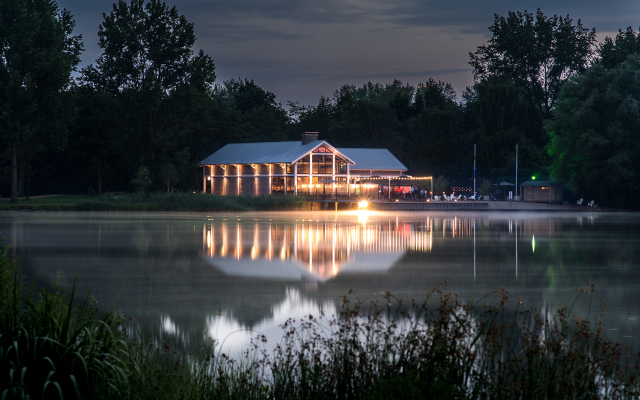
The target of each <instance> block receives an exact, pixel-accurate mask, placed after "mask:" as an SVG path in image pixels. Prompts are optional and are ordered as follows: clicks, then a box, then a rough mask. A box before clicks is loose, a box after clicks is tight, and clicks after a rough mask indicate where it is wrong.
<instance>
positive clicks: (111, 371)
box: [0, 247, 640, 400]
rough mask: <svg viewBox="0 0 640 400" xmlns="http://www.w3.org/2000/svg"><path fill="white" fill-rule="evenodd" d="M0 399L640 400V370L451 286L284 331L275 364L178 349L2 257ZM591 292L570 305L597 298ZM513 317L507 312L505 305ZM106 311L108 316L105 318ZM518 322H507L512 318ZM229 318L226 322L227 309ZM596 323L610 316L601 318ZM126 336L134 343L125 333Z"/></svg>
mask: <svg viewBox="0 0 640 400" xmlns="http://www.w3.org/2000/svg"><path fill="white" fill-rule="evenodd" d="M0 275H1V278H2V279H1V280H0V291H1V293H0V332H2V335H1V336H0V395H2V397H3V398H5V399H17V398H20V399H24V398H28V397H29V398H36V397H37V398H64V399H67V398H71V399H74V398H76V399H79V398H82V399H100V398H127V399H156V400H164V399H167V400H168V399H214V398H215V399H218V398H222V399H225V398H228V399H232V398H233V399H382V398H453V399H497V398H500V399H520V398H529V399H548V398H562V399H564V398H580V399H584V398H594V399H595V398H607V399H618V398H621V399H625V398H637V396H638V395H639V394H640V391H639V385H638V383H639V381H638V372H639V365H638V362H637V357H636V356H635V355H632V354H630V352H629V350H628V349H627V348H624V347H622V346H620V345H618V344H616V343H613V342H611V341H609V340H607V339H606V338H605V337H604V327H603V325H602V321H601V320H596V321H590V320H589V319H588V318H581V317H579V316H577V315H574V314H572V312H571V309H570V308H569V309H567V308H563V309H560V310H558V311H557V312H556V313H554V314H553V315H551V314H546V313H541V312H538V311H537V310H535V309H527V308H526V307H525V306H524V305H523V304H522V300H516V301H514V300H511V299H509V296H508V293H507V292H506V291H505V290H497V291H495V292H494V294H493V296H492V297H491V298H490V299H486V301H483V302H482V304H481V303H470V302H463V301H461V300H460V299H458V297H457V296H456V295H454V294H451V293H447V292H446V285H445V286H443V287H441V288H440V289H437V290H434V291H430V292H427V293H426V295H425V298H424V299H422V300H419V299H416V300H409V299H399V298H396V297H394V296H393V295H392V294H391V293H380V294H378V295H375V296H372V297H369V298H367V299H363V300H360V299H358V298H357V297H356V296H355V294H353V293H349V294H348V295H346V296H344V297H343V304H342V309H341V312H340V315H337V316H333V315H331V316H330V315H322V314H321V315H308V316H306V317H305V318H303V319H302V320H289V321H287V322H286V323H285V324H283V326H282V333H283V336H282V339H281V341H280V342H279V343H278V344H277V346H275V350H274V351H273V352H271V351H266V350H264V341H265V340H266V338H264V337H263V336H261V335H259V334H258V335H257V336H256V337H255V340H254V341H253V342H252V345H251V347H250V348H248V349H246V351H245V352H244V353H242V354H237V355H230V354H225V353H223V352H221V347H220V342H219V340H220V339H222V338H210V339H209V341H208V344H207V345H205V346H202V347H200V348H195V347H194V348H188V349H186V350H185V349H184V348H183V347H182V345H181V346H178V345H176V342H175V340H174V339H173V338H171V337H167V338H165V339H159V340H149V339H146V340H145V339H142V338H141V337H140V335H139V334H137V330H136V328H135V321H131V320H130V319H128V318H126V317H124V316H121V315H118V314H117V313H116V312H110V311H107V312H104V310H99V309H98V307H99V305H98V301H97V300H95V299H93V298H92V297H91V296H90V295H84V296H82V297H81V298H79V296H78V295H77V294H76V293H75V289H72V290H71V293H70V295H69V296H68V297H66V296H65V295H64V294H62V293H60V292H59V291H58V290H57V289H56V287H55V286H54V288H53V289H51V290H47V289H36V288H35V287H34V286H33V284H28V283H27V282H26V281H25V277H23V276H22V274H21V271H20V269H19V266H18V264H17V262H16V260H15V259H13V258H11V256H10V255H9V252H8V248H7V247H2V250H1V251H0ZM593 291H594V288H583V289H581V290H580V293H578V294H577V295H580V296H591V295H592V292H593ZM514 304H515V305H516V307H515V308H514V307H513V305H514ZM100 307H102V305H100ZM514 309H515V310H516V311H515V312H514V311H513V310H514ZM223 312H224V310H223ZM602 312H604V310H602ZM132 332H133V334H132Z"/></svg>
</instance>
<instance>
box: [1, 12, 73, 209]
mask: <svg viewBox="0 0 640 400" xmlns="http://www.w3.org/2000/svg"><path fill="white" fill-rule="evenodd" d="M74 27H75V21H74V19H73V16H72V15H71V14H70V13H69V12H68V11H67V10H64V9H63V10H60V9H59V8H58V5H57V4H56V2H55V1H51V0H30V1H27V0H13V1H2V2H0V88H1V89H0V135H1V137H0V140H2V141H3V142H4V143H6V147H5V148H10V149H11V150H10V153H11V202H12V203H16V202H17V201H18V183H17V182H18V175H17V169H18V160H17V158H18V153H19V152H20V151H21V150H22V152H23V154H24V153H27V154H35V153H37V152H40V151H42V149H43V148H44V147H45V146H44V145H45V144H46V147H47V148H61V147H63V146H64V144H65V134H66V130H67V124H68V122H69V119H70V113H69V108H68V107H69V106H68V104H69V103H70V102H68V101H65V100H64V96H65V93H64V90H63V89H65V88H66V87H67V86H68V85H69V83H70V76H71V72H72V71H74V70H75V68H76V66H77V65H78V63H79V62H80V52H81V51H82V42H81V37H80V36H72V32H73V28H74ZM27 144H29V145H28V146H27Z"/></svg>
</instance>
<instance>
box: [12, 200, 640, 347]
mask: <svg viewBox="0 0 640 400" xmlns="http://www.w3.org/2000/svg"><path fill="white" fill-rule="evenodd" d="M0 232H2V235H3V236H4V237H6V240H5V244H11V245H12V246H13V247H14V251H15V253H16V254H17V255H19V256H20V257H21V262H20V263H21V266H22V267H23V270H24V273H25V274H26V275H27V276H28V277H29V279H35V280H36V282H37V284H38V285H40V286H48V287H50V286H52V285H54V282H55V280H56V275H57V273H58V272H60V273H61V276H62V281H61V285H62V289H63V290H64V291H66V292H67V293H68V292H70V289H71V287H72V284H73V279H74V277H75V276H76V273H77V277H78V278H77V279H78V284H77V293H79V294H80V295H81V296H82V295H84V294H86V292H87V291H88V290H89V289H90V290H91V293H92V295H93V296H95V297H96V298H97V299H98V301H99V305H100V307H101V308H102V309H103V310H110V309H117V310H118V312H121V313H123V314H125V315H126V316H131V317H133V318H134V319H135V320H136V321H137V323H138V324H139V325H140V326H141V328H142V329H144V330H145V331H148V332H152V334H154V335H157V336H158V337H164V336H167V335H172V336H174V337H175V338H176V339H177V340H179V341H181V342H184V343H196V344H197V343H200V342H201V341H202V340H203V338H204V337H205V336H206V335H209V336H213V337H215V338H217V339H218V340H220V342H223V346H224V347H225V348H226V349H229V350H231V351H235V350H237V351H240V350H243V349H245V348H246V347H247V346H248V345H249V344H250V341H251V338H252V337H255V336H256V335H257V334H264V335H266V336H267V338H268V340H269V347H271V346H272V345H274V344H275V343H277V342H279V340H280V337H281V334H282V331H281V329H280V328H279V325H280V324H282V323H283V322H285V321H286V320H287V319H288V318H301V317H303V316H305V315H307V314H312V315H319V314H320V313H321V312H324V313H325V314H328V315H333V314H336V313H338V312H339V310H340V305H341V296H342V295H345V294H347V293H348V292H349V290H350V289H353V290H354V291H355V296H358V297H360V298H361V299H368V298H370V297H372V296H376V295H379V294H380V293H381V292H386V291H387V290H389V291H391V292H392V293H393V294H395V295H396V296H397V297H398V298H404V299H405V300H410V299H415V300H416V301H422V300H423V299H424V298H425V294H426V292H427V291H428V290H431V289H434V288H436V287H438V285H440V284H441V283H442V282H443V281H445V280H448V281H449V283H448V284H447V286H446V287H443V290H445V291H453V292H456V293H458V294H459V295H460V296H461V298H462V299H465V300H471V299H473V300H474V301H477V302H482V301H491V300H490V297H491V296H490V295H491V293H492V291H493V290H494V289H496V288H498V287H505V288H507V289H508V290H509V293H510V297H511V298H512V299H513V300H515V299H517V298H518V297H519V296H521V297H522V298H523V300H524V302H525V306H528V307H535V308H538V309H540V310H543V312H546V313H552V312H553V311H554V310H555V309H557V308H559V307H562V306H571V305H572V304H573V302H574V300H575V299H576V298H577V297H578V293H577V292H576V291H575V290H574V289H575V288H580V287H583V286H588V285H591V284H595V285H596V289H597V291H596V293H595V294H593V295H582V296H581V297H580V298H579V299H578V301H577V302H576V304H575V306H574V307H573V313H575V314H577V315H579V316H586V315H587V314H589V315H591V317H592V318H597V317H598V313H597V312H598V307H601V306H602V304H603V303H602V301H603V300H606V302H607V303H608V305H607V308H609V310H610V311H609V312H607V313H606V314H605V319H604V321H605V327H606V332H607V335H608V336H609V337H610V338H611V339H614V340H616V341H619V342H621V343H623V344H629V345H632V346H633V347H634V348H638V347H640V346H639V344H640V340H638V339H639V338H640V331H639V330H638V328H640V326H639V325H638V321H639V320H640V301H639V300H640V295H639V293H640V291H639V289H640V272H639V271H640V268H639V267H640V262H639V261H638V260H639V257H638V256H640V254H639V253H640V214H622V213H597V212H584V213H521V212H514V213H503V212H500V213H490V212H482V213H469V212H459V213H444V212H400V213H394V212H299V213H294V212H277V213H276V212H273V213H241V214H240V213H216V214H204V213H95V214H91V213H77V214H76V213H0ZM514 304H515V301H514ZM514 312H515V308H514Z"/></svg>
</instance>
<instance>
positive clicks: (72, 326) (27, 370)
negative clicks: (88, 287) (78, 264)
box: [0, 240, 127, 399]
mask: <svg viewBox="0 0 640 400" xmlns="http://www.w3.org/2000/svg"><path fill="white" fill-rule="evenodd" d="M0 276H1V277H2V278H3V280H2V283H1V285H0V291H1V293H0V295H1V299H2V301H1V302H0V332H1V334H0V391H1V396H2V398H5V399H28V398H47V399H49V398H61V399H66V398H69V399H91V398H103V397H104V398H108V397H110V396H117V395H119V394H120V393H119V391H118V388H119V387H122V386H123V384H122V382H124V381H126V379H127V373H125V369H126V366H125V365H123V363H122V360H121V359H120V357H121V352H122V351H123V350H125V349H126V344H125V342H124V341H123V340H122V334H121V333H120V330H119V325H120V318H119V317H118V316H116V315H114V314H112V313H106V314H105V315H104V316H103V317H98V315H97V313H98V309H97V308H96V303H97V301H96V300H95V299H93V297H89V296H88V295H87V297H86V298H85V300H84V302H81V303H79V305H77V306H75V305H76V301H75V283H74V290H72V292H71V296H70V298H69V300H68V301H65V299H64V296H63V295H62V294H60V293H59V292H57V291H55V292H49V291H47V290H46V289H39V290H35V288H34V287H33V286H27V285H26V284H25V282H24V278H23V276H22V274H21V271H20V269H19V268H18V266H17V263H16V262H15V260H14V259H13V258H11V257H10V256H9V255H8V247H5V246H2V240H0ZM35 298H38V300H34V299H35Z"/></svg>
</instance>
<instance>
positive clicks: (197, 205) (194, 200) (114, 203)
mask: <svg viewBox="0 0 640 400" xmlns="http://www.w3.org/2000/svg"><path fill="white" fill-rule="evenodd" d="M309 207H310V206H309V202H308V201H307V199H306V197H304V196H292V195H283V196H212V195H206V194H200V193H123V194H113V193H110V194H103V195H92V196H89V195H84V196H80V195H62V196H50V197H43V198H35V199H34V198H32V199H30V200H29V201H25V202H21V203H18V204H11V203H9V201H8V199H4V200H3V201H2V202H1V203H0V211H20V210H26V211H295V210H308V209H309Z"/></svg>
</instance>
